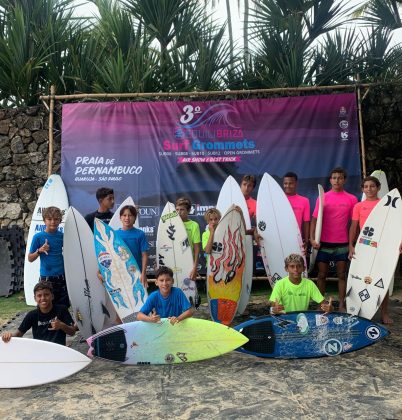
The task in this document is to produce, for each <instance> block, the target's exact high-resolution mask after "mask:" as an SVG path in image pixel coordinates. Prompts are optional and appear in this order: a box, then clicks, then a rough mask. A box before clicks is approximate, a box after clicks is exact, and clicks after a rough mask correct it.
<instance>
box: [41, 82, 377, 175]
mask: <svg viewBox="0 0 402 420" xmlns="http://www.w3.org/2000/svg"><path fill="white" fill-rule="evenodd" d="M359 80H360V77H359V75H357V83H354V84H350V85H335V86H303V87H295V88H272V89H247V90H245V89H244V90H227V91H226V90H225V91H205V92H199V91H194V92H143V93H80V94H75V95H56V88H55V86H53V85H52V86H51V88H50V95H41V96H40V97H39V99H41V100H42V102H43V103H44V104H45V106H46V105H47V101H49V102H50V104H49V108H48V111H49V160H48V176H50V175H51V173H52V168H53V145H54V137H53V127H54V104H55V101H65V100H77V99H79V100H85V99H107V98H114V99H118V98H144V99H145V98H157V99H160V98H205V97H211V96H215V97H218V96H225V97H228V96H240V95H258V94H275V93H291V92H317V91H322V90H329V91H333V90H354V91H357V98H358V100H357V108H358V118H359V132H360V145H361V159H362V171H363V175H364V176H366V152H365V144H364V133H363V115H362V107H361V104H362V101H363V100H364V98H365V97H366V94H367V91H368V90H369V89H370V87H372V86H376V85H381V83H359ZM361 88H367V91H366V94H365V95H364V96H363V99H362V98H361Z"/></svg>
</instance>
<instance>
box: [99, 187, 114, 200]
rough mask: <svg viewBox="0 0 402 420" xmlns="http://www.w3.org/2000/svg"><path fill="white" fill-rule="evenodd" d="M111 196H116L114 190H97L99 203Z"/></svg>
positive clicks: (102, 188)
mask: <svg viewBox="0 0 402 420" xmlns="http://www.w3.org/2000/svg"><path fill="white" fill-rule="evenodd" d="M110 194H114V191H113V188H107V187H101V188H98V189H97V190H96V199H97V200H98V201H101V200H103V199H104V198H106V197H107V196H108V195H110Z"/></svg>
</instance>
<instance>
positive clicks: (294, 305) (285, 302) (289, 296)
mask: <svg viewBox="0 0 402 420" xmlns="http://www.w3.org/2000/svg"><path fill="white" fill-rule="evenodd" d="M285 270H286V271H287V272H288V276H287V277H284V278H283V279H281V280H279V281H278V282H276V284H275V286H274V290H273V291H272V293H271V297H270V301H269V304H270V305H271V310H270V312H271V314H275V315H276V314H280V313H284V312H292V311H306V310H307V309H308V306H309V304H310V300H314V302H317V303H319V304H320V308H321V310H323V311H324V312H330V311H332V310H333V307H332V304H331V302H332V298H330V300H329V302H327V301H325V300H324V297H323V296H322V294H321V293H320V291H319V290H318V287H317V286H316V285H315V283H314V282H313V281H312V280H309V279H306V278H304V277H302V273H303V271H304V270H305V266H304V260H303V257H302V256H301V255H298V254H290V255H289V256H288V257H287V258H286V259H285Z"/></svg>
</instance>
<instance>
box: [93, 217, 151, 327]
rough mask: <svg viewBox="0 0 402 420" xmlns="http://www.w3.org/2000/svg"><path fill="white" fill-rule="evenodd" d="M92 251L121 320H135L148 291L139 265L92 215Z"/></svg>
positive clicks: (126, 249) (117, 238)
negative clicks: (142, 280) (93, 220)
mask: <svg viewBox="0 0 402 420" xmlns="http://www.w3.org/2000/svg"><path fill="white" fill-rule="evenodd" d="M94 242H95V254H96V258H97V261H98V267H99V270H100V271H101V274H102V276H103V278H104V285H105V288H106V291H107V292H108V293H109V296H110V299H111V301H112V303H113V305H114V307H115V309H116V312H117V313H118V315H119V317H120V319H121V320H122V321H123V322H130V321H134V320H135V318H136V313H137V312H138V311H139V310H140V309H141V307H142V306H143V304H144V303H145V301H146V299H147V297H148V293H147V291H146V289H145V288H144V286H143V285H142V283H141V281H140V274H141V272H140V269H139V266H138V264H137V261H136V260H135V258H134V257H133V255H132V253H131V251H130V249H129V248H128V246H127V245H126V243H125V242H124V241H123V240H122V239H120V238H119V236H118V235H117V234H116V232H115V231H114V230H113V229H112V228H111V227H110V226H108V225H106V224H105V223H103V222H102V221H101V220H99V219H96V218H95V230H94Z"/></svg>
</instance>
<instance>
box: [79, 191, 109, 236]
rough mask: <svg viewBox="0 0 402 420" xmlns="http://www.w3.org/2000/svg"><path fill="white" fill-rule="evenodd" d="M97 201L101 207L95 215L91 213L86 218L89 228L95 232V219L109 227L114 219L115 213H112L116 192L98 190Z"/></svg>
mask: <svg viewBox="0 0 402 420" xmlns="http://www.w3.org/2000/svg"><path fill="white" fill-rule="evenodd" d="M96 199H97V200H98V203H99V207H98V210H96V211H94V212H93V213H89V214H87V215H86V216H85V220H86V221H87V223H88V225H89V227H90V228H91V229H92V232H93V230H94V221H95V217H96V218H97V219H100V220H102V221H103V222H105V223H106V224H107V225H108V224H109V222H110V219H111V218H112V217H113V214H114V213H113V212H112V211H111V210H112V208H113V206H114V191H113V189H112V188H106V187H102V188H98V189H97V190H96Z"/></svg>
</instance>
